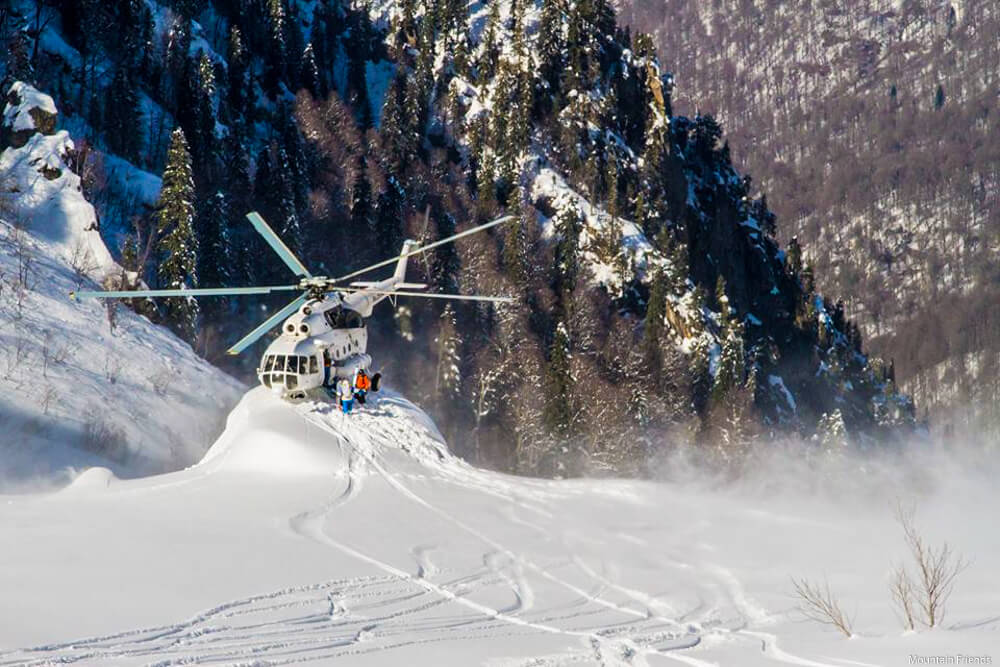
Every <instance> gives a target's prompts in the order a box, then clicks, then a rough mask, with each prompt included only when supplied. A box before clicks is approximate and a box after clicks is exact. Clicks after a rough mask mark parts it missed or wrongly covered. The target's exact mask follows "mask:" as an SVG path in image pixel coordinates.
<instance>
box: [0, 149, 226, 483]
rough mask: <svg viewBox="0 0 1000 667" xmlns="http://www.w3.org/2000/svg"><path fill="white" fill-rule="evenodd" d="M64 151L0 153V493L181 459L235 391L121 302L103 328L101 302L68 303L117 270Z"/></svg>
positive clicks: (170, 465) (191, 457)
mask: <svg viewBox="0 0 1000 667" xmlns="http://www.w3.org/2000/svg"><path fill="white" fill-rule="evenodd" d="M72 151H73V142H72V140H71V139H70V138H69V135H68V134H67V133H66V132H65V131H59V132H56V133H55V134H54V135H42V134H38V133H36V134H34V135H32V136H31V137H30V138H28V141H27V143H26V144H25V145H24V146H22V147H21V148H18V149H13V148H8V149H7V150H5V151H3V152H2V153H0V174H2V175H3V179H2V180H0V391H2V393H3V397H4V398H3V402H2V405H0V425H2V426H3V429H4V436H3V437H2V438H0V461H2V463H0V488H20V487H23V486H24V485H26V484H29V483H46V484H57V483H59V481H60V480H64V479H65V477H66V475H68V474H72V471H73V470H74V469H79V468H81V467H85V466H93V465H100V466H104V467H107V468H110V469H112V470H114V471H115V472H116V473H118V474H120V475H127V476H134V475H137V474H150V473H151V472H161V471H164V470H170V469H175V468H177V467H180V466H184V465H190V464H191V463H193V462H195V461H197V460H198V459H199V458H200V457H201V456H202V454H203V453H204V451H205V449H206V448H207V447H208V445H209V444H210V443H211V442H212V441H213V439H214V438H215V436H216V434H217V433H218V431H219V429H220V428H221V418H222V416H223V415H224V414H225V413H226V411H228V409H229V408H230V407H231V406H232V405H233V404H234V403H235V402H236V400H237V398H238V395H239V393H240V391H241V390H242V385H240V384H239V383H238V382H236V381H235V380H233V379H232V378H230V377H229V376H227V375H225V374H224V373H222V372H221V371H219V370H217V369H215V368H213V367H212V366H211V365H209V364H208V363H207V362H206V361H204V360H202V359H200V358H199V357H198V356H197V355H196V354H195V353H194V351H193V350H192V349H191V347H190V346H188V345H187V344H185V343H183V342H181V341H180V340H179V339H177V338H176V337H175V336H174V335H173V334H172V333H170V332H169V331H167V330H166V329H164V328H162V327H159V326H154V325H153V324H151V323H150V322H149V321H148V320H146V319H145V318H143V317H140V316H138V315H136V314H135V313H133V312H132V311H130V310H128V309H126V308H124V307H123V306H119V307H117V308H116V311H115V312H116V313H117V317H116V321H115V326H114V327H113V328H112V327H111V325H110V324H109V319H108V311H107V309H106V307H105V305H104V304H103V303H100V302H97V301H85V302H74V301H71V300H70V298H69V293H70V292H71V291H74V290H79V289H81V288H84V289H99V288H100V287H101V286H102V284H103V283H104V281H105V280H106V279H108V278H115V277H117V276H118V275H119V274H120V272H121V268H120V267H119V266H118V265H117V264H115V262H114V261H113V260H112V258H111V255H110V253H109V252H108V249H107V247H106V246H105V245H104V242H103V241H102V240H101V236H100V233H99V231H98V230H97V225H96V223H97V216H96V214H95V212H94V208H93V206H91V204H90V203H89V202H88V201H87V200H86V199H85V198H84V197H83V195H82V193H81V191H80V179H79V177H78V176H77V175H76V174H74V173H73V172H72V171H70V169H69V167H68V164H67V161H68V159H69V155H70V154H71V152H72ZM135 187H136V188H138V190H137V192H139V191H142V190H144V189H145V190H146V192H145V194H146V195H148V194H149V189H150V188H149V183H148V182H145V181H142V180H141V179H140V182H139V183H137V184H136V185H135ZM136 196H137V197H141V195H140V194H137V195H136ZM206 398H208V399H209V400H206Z"/></svg>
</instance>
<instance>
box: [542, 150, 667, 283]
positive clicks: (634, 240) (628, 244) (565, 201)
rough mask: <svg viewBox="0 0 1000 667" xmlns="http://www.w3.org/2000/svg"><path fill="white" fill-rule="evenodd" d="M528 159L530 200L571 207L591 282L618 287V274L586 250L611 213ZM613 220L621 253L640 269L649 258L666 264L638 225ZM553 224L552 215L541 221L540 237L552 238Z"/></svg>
mask: <svg viewBox="0 0 1000 667" xmlns="http://www.w3.org/2000/svg"><path fill="white" fill-rule="evenodd" d="M531 159H532V162H533V163H534V164H535V165H536V170H535V173H534V176H533V178H532V181H531V185H530V189H529V193H530V196H531V199H532V201H537V200H540V199H541V200H547V201H548V202H549V204H550V205H551V206H552V207H553V208H554V209H556V210H559V211H561V210H563V209H564V208H567V207H572V208H575V209H576V210H577V211H578V212H579V213H580V216H581V218H582V221H583V228H582V231H581V234H580V250H581V251H582V252H581V254H582V256H583V258H584V260H585V262H586V265H587V267H588V269H589V270H590V272H591V275H592V278H593V280H594V282H595V283H597V284H604V285H612V286H618V287H620V286H621V284H622V276H620V275H618V272H617V271H616V270H615V268H614V267H613V266H610V265H608V264H607V263H604V262H601V261H600V260H599V259H598V258H597V256H596V255H595V254H594V253H593V252H592V251H591V250H590V248H591V247H592V245H593V242H594V240H595V239H596V238H597V236H598V235H599V234H600V233H601V232H602V231H603V230H604V229H605V228H606V227H607V225H610V224H612V222H613V221H612V218H611V215H610V214H609V213H608V212H607V211H605V210H604V209H603V208H601V207H599V206H594V205H592V204H591V203H590V202H589V201H587V199H586V197H584V196H583V195H581V194H580V193H578V192H576V191H575V190H574V189H573V188H572V187H570V185H569V184H568V183H567V182H566V180H565V179H564V178H563V176H562V175H561V174H560V173H559V172H557V171H556V170H554V169H552V168H551V167H549V166H547V165H546V164H545V162H544V159H541V158H535V157H533V158H531ZM617 221H618V224H620V225H621V236H622V246H623V247H624V250H625V252H626V253H627V254H628V255H629V256H631V257H632V258H633V259H634V262H635V266H636V267H637V268H638V269H639V270H640V271H642V272H645V270H646V269H647V267H648V265H649V263H650V262H652V261H656V262H658V263H659V264H661V265H666V262H665V260H662V259H660V258H658V257H657V255H658V253H656V251H655V250H654V249H653V246H652V244H651V243H650V242H649V240H648V239H647V238H646V236H645V234H643V233H642V230H641V229H639V227H638V225H636V224H635V223H634V222H632V221H630V220H626V219H624V218H621V217H619V218H618V219H617ZM554 223H555V220H554V219H553V218H548V219H543V220H542V236H543V238H552V237H553V236H554V235H555V224H554Z"/></svg>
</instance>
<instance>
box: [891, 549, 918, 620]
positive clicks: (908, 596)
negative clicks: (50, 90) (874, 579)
mask: <svg viewBox="0 0 1000 667" xmlns="http://www.w3.org/2000/svg"><path fill="white" fill-rule="evenodd" d="M889 592H890V593H891V594H892V601H893V604H895V605H896V608H897V609H898V611H899V613H900V615H901V616H902V618H903V625H904V627H905V628H906V629H907V630H915V629H916V627H917V622H916V609H915V607H916V603H915V601H914V594H915V591H914V590H913V581H912V580H911V579H910V576H909V575H908V574H907V573H906V567H905V566H904V565H903V564H902V563H900V564H899V565H897V566H895V567H894V568H893V570H892V578H891V579H890V581H889Z"/></svg>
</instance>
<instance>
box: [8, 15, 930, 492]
mask: <svg viewBox="0 0 1000 667" xmlns="http://www.w3.org/2000/svg"><path fill="white" fill-rule="evenodd" d="M17 6H18V7H19V8H20V13H19V14H18V16H19V17H20V19H19V20H20V21H22V23H23V25H24V26H27V27H26V28H24V30H22V31H21V32H17V33H16V34H15V35H14V41H15V42H17V43H18V44H20V45H21V47H22V48H21V50H20V51H18V50H17V49H14V50H12V54H17V53H19V52H20V53H22V54H23V55H24V57H21V58H17V57H13V58H10V59H8V61H9V64H8V65H7V67H8V70H9V73H8V75H10V74H11V73H13V74H17V75H18V76H20V77H22V78H24V79H27V80H37V81H44V82H46V84H47V88H48V89H50V90H52V91H55V92H56V99H57V101H58V102H60V103H62V104H63V105H64V107H68V108H71V109H72V120H69V121H67V124H68V125H69V126H71V127H74V128H77V129H78V131H79V132H80V133H81V134H82V135H83V136H85V137H86V138H87V145H88V151H87V154H86V156H85V159H84V160H82V162H81V165H80V171H81V173H83V174H84V179H83V187H84V191H85V193H87V194H88V196H90V197H91V198H92V199H93V200H94V201H95V202H98V211H99V213H100V215H101V234H102V236H103V237H104V239H105V240H106V241H107V243H108V245H109V247H111V248H112V249H113V250H114V251H115V254H116V257H118V256H119V255H120V259H121V261H122V262H123V263H124V264H125V265H126V269H127V270H129V271H131V272H134V273H135V274H136V275H137V276H138V277H140V278H142V279H143V280H144V281H145V282H147V283H148V284H151V285H176V286H180V285H186V286H189V287H194V286H203V287H207V286H216V285H221V284H229V285H246V284H254V283H256V284H274V283H277V282H279V281H283V280H284V279H286V278H287V276H286V275H285V272H284V269H283V268H282V267H281V266H280V264H278V263H277V262H273V261H269V260H268V258H269V257H270V255H269V254H268V251H267V249H266V248H265V247H264V246H263V245H262V244H261V242H260V240H259V239H258V238H257V237H256V235H255V234H253V233H252V232H251V230H250V229H249V228H248V226H247V225H246V223H245V221H243V217H242V216H243V214H244V213H245V212H246V211H247V210H250V209H251V208H254V209H258V210H260V211H261V212H262V214H263V215H264V217H265V218H266V219H268V220H270V221H271V222H272V224H273V226H274V227H275V229H276V230H277V231H278V232H279V234H280V235H281V236H282V238H283V239H284V240H285V241H286V243H287V244H288V245H289V247H291V248H292V249H293V251H295V252H296V253H297V254H298V255H299V256H301V257H302V258H303V260H304V261H305V263H306V265H308V266H310V267H313V268H315V269H316V270H317V271H322V272H324V273H329V274H339V273H341V272H342V271H343V270H348V269H351V268H357V267H360V266H363V265H365V264H367V263H370V262H371V261H374V260H377V259H382V258H384V257H387V256H391V255H392V254H393V253H395V252H398V248H399V247H400V241H401V240H402V239H403V238H404V237H412V238H417V239H420V240H423V241H430V240H433V239H435V238H442V237H445V236H449V235H451V234H452V233H454V232H455V231H456V230H457V229H462V228H465V227H467V226H470V225H472V224H473V223H475V222H477V221H478V222H482V221H485V220H488V219H491V218H492V217H494V216H497V215H499V214H501V213H503V212H510V213H516V223H515V224H510V225H507V226H506V228H505V229H503V230H498V232H497V233H495V234H492V235H489V236H482V237H476V238H471V239H464V240H463V241H462V242H460V243H459V244H457V245H456V246H455V247H453V248H451V247H449V248H443V249H441V250H440V251H437V252H436V253H435V254H434V255H433V256H430V257H428V258H427V259H426V261H423V262H419V263H415V264H418V266H416V267H415V269H414V271H413V273H414V274H416V275H414V276H412V278H413V279H415V280H420V281H425V282H428V283H430V284H431V285H433V287H434V289H436V290H438V291H442V292H452V291H465V292H481V293H489V294H510V295H518V296H519V303H518V304H517V305H516V307H513V308H507V309H500V310H490V309H484V308H481V307H466V306H462V307H454V308H453V307H447V308H445V307H442V306H441V305H440V304H436V303H435V304H430V303H415V304H406V303H404V304H401V307H400V308H398V309H397V310H395V312H392V311H391V309H390V308H388V307H385V308H383V309H382V310H380V311H378V312H377V314H376V317H375V319H374V320H373V321H372V322H371V323H370V330H371V340H372V350H373V351H374V352H375V353H376V359H377V360H378V363H379V364H380V365H382V367H383V370H385V371H386V376H387V380H388V381H389V382H390V383H392V384H393V385H394V386H396V387H398V388H399V389H400V390H402V391H405V392H406V393H407V395H409V396H412V397H413V398H414V400H417V401H418V402H419V403H420V404H421V405H423V406H426V407H427V408H428V409H429V410H430V411H431V412H432V413H433V414H434V416H435V418H436V420H437V421H438V423H439V424H440V425H441V428H442V430H443V432H445V433H447V434H454V435H457V434H466V435H467V436H468V437H463V438H461V439H456V448H457V449H458V451H459V453H460V454H461V455H462V456H465V457H467V458H469V459H470V460H473V461H478V462H482V463H484V464H487V465H491V466H495V467H499V468H502V469H505V470H510V471H518V472H523V473H528V474H540V475H560V476H563V475H578V474H604V473H625V474H648V473H650V472H651V471H652V470H653V469H654V467H655V461H656V460H657V458H658V457H662V456H666V455H668V454H669V453H670V450H671V449H673V448H676V447H687V446H691V447H694V448H696V449H697V450H699V451H700V452H701V455H702V456H703V457H704V458H705V459H707V460H710V461H713V462H721V463H723V464H725V465H727V466H731V467H733V468H738V467H739V466H740V465H741V461H742V460H743V459H744V457H745V456H746V454H747V453H748V452H749V451H751V450H752V449H753V448H754V447H756V446H757V443H759V442H762V441H764V440H765V439H773V438H785V437H793V438H799V439H803V440H807V441H810V442H811V443H813V444H811V445H809V446H810V447H812V448H816V449H820V450H823V451H836V450H838V449H841V448H844V447H846V446H849V445H855V446H868V445H870V444H872V443H874V442H877V441H880V440H883V439H890V440H891V439H894V438H898V437H900V436H906V435H907V434H909V433H910V432H912V430H913V428H914V427H915V426H916V423H915V416H914V406H913V403H912V402H911V401H910V399H909V398H908V397H907V396H905V395H903V394H901V393H900V392H899V391H898V390H897V388H896V386H895V380H894V373H893V369H892V366H891V364H888V363H884V362H883V361H882V360H880V359H877V358H870V357H869V356H868V355H867V354H866V353H865V350H864V346H863V344H862V338H861V336H860V334H859V331H858V328H857V326H856V324H855V323H854V322H853V321H852V320H851V319H850V313H849V311H848V310H847V309H846V308H845V306H844V304H842V303H840V302H838V301H837V300H835V299H830V298H825V297H824V295H823V294H822V293H819V292H817V290H816V288H815V285H814V280H813V274H812V272H811V270H809V269H807V266H806V265H805V263H804V262H803V260H802V257H801V252H800V250H799V248H798V247H796V246H793V245H791V244H789V245H788V247H787V248H782V247H781V246H780V245H779V243H778V241H777V235H778V231H777V229H776V227H775V218H774V216H773V215H772V213H771V211H770V209H769V208H768V203H767V201H765V200H764V199H758V198H755V197H754V195H753V192H754V188H753V185H752V182H751V181H750V180H749V178H747V177H745V176H744V175H743V174H741V173H740V172H739V171H737V170H736V168H734V166H733V163H732V159H731V152H730V148H729V145H728V144H727V143H726V142H725V138H724V137H723V135H722V131H721V128H720V126H719V125H718V123H716V122H715V120H714V119H713V118H712V117H711V116H710V115H707V114H706V115H695V116H693V117H684V116H681V115H677V114H675V113H674V110H673V89H674V85H675V82H674V79H673V78H672V77H671V76H669V75H667V74H665V73H664V72H663V71H661V69H660V66H659V58H658V54H657V52H656V50H655V48H654V45H653V42H652V41H651V39H650V38H649V37H648V36H645V35H639V34H637V35H635V36H632V35H631V34H629V33H628V32H627V31H625V30H623V29H622V28H621V27H619V26H618V25H617V24H616V19H615V15H614V12H613V10H612V8H611V6H610V5H609V4H608V3H607V2H606V1H604V0H601V1H597V2H589V1H582V0H581V1H580V2H565V3H564V2H561V1H560V0H545V1H540V2H521V1H514V2H507V1H503V0H496V1H495V2H491V3H488V4H483V3H478V2H475V3H472V2H469V3H467V2H459V1H446V0H439V1H438V2H434V3H431V4H429V5H426V4H418V3H415V2H412V1H410V0H402V1H400V2H380V3H372V4H369V5H365V11H364V12H362V11H360V10H359V9H358V8H356V7H355V6H354V5H348V4H347V3H343V2H340V1H339V0H324V1H322V2H318V1H314V0H308V1H307V0H296V1H294V2H291V1H289V0H272V1H270V2H266V3H265V2H251V3H232V2H226V1H223V0H218V1H213V2H207V1H196V2H186V1H185V2H181V1H180V0H175V1H172V2H166V3H159V2H155V1H153V0H150V1H148V2H130V3H125V4H123V5H121V6H114V7H112V6H107V5H104V4H101V3H97V4H94V3H92V2H89V0H68V1H67V2H64V3H60V4H59V5H58V6H57V7H55V8H52V7H49V8H48V9H45V10H44V11H43V12H42V13H43V14H44V16H45V19H46V20H44V21H36V22H37V23H38V29H37V30H36V31H35V32H32V31H31V28H30V26H31V25H34V24H33V23H32V21H35V20H36V18H37V16H38V13H32V11H31V10H32V6H31V4H30V3H29V2H27V0H24V1H22V2H19V4H18V5H17ZM43 23H44V25H42V24H43ZM109 28H114V29H113V30H109ZM112 34H113V35H116V38H115V39H110V38H109V37H108V35H112ZM35 47H38V48H35ZM126 139H127V140H126ZM151 174H164V175H166V174H173V175H174V176H175V177H176V178H174V180H172V181H171V183H172V184H173V185H171V186H170V187H169V188H168V187H167V186H166V185H164V187H163V191H162V192H160V193H159V195H158V199H157V198H156V197H154V196H151V195H152V192H155V190H156V180H155V179H156V176H153V175H151ZM164 183H166V179H164ZM154 201H155V202H156V203H155V209H154V210H149V209H148V208H147V206H149V205H152V202H154ZM425 216H426V217H425ZM126 249H129V251H128V252H126ZM276 305H278V304H276V303H273V302H271V301H269V300H267V299H261V298H256V297H252V298H244V299H238V300H233V301H231V302H228V301H223V300H216V301H205V302H203V303H201V304H199V305H198V306H197V307H196V306H195V305H194V304H192V303H191V302H180V301H175V302H173V303H169V302H168V303H166V304H164V305H162V306H161V307H159V308H158V309H150V308H149V306H148V304H143V307H144V308H145V309H146V310H145V311H144V312H146V314H147V315H149V316H150V317H151V318H153V319H154V321H157V322H160V323H163V324H165V325H167V326H168V327H170V328H171V329H172V330H174V331H175V332H177V333H178V334H179V335H180V336H182V337H183V338H185V339H186V340H188V341H189V342H191V343H192V344H193V345H194V346H195V348H196V349H198V350H199V352H201V353H202V354H204V356H205V357H206V358H208V359H209V360H211V361H213V362H214V363H217V364H219V365H221V366H223V367H225V368H227V369H228V370H230V371H231V372H233V373H236V374H238V375H241V376H242V377H245V378H247V379H248V381H251V382H252V379H253V378H252V370H253V368H254V366H255V364H256V361H257V355H256V353H255V351H253V350H250V351H248V353H247V354H245V355H244V356H243V357H242V358H240V359H236V360H231V359H225V358H223V356H222V351H223V350H224V349H225V347H226V344H227V343H228V342H231V341H232V340H235V339H236V338H238V337H239V336H240V335H242V334H243V333H245V332H246V331H247V330H249V329H251V328H252V327H253V326H254V325H256V324H257V323H258V322H259V321H260V320H261V319H263V316H262V312H263V311H264V310H265V309H266V308H273V307H275V306H276ZM265 342H266V341H265ZM261 344H262V345H263V344H264V343H263V342H262V343H261Z"/></svg>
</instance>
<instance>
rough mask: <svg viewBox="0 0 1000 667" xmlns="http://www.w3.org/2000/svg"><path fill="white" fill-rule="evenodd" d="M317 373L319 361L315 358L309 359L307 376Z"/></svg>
mask: <svg viewBox="0 0 1000 667" xmlns="http://www.w3.org/2000/svg"><path fill="white" fill-rule="evenodd" d="M316 373H319V360H318V359H317V358H316V357H309V374H310V375H313V374H316Z"/></svg>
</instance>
